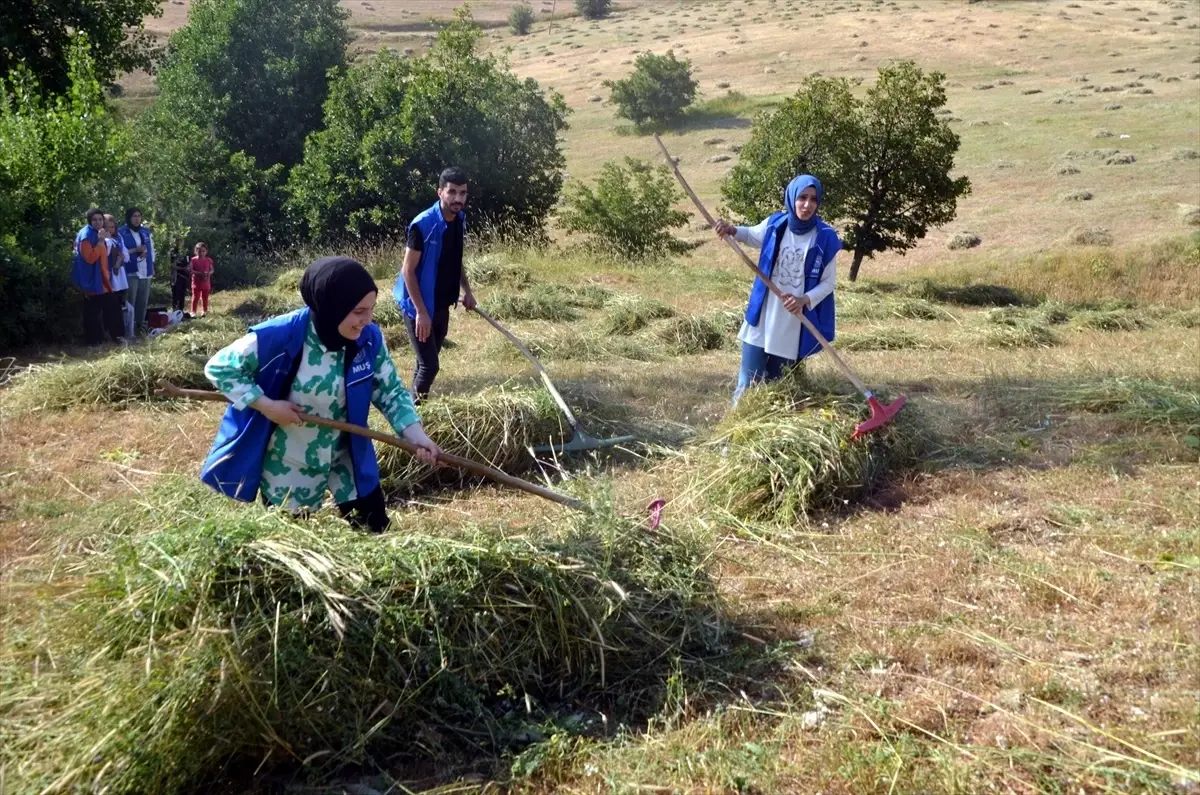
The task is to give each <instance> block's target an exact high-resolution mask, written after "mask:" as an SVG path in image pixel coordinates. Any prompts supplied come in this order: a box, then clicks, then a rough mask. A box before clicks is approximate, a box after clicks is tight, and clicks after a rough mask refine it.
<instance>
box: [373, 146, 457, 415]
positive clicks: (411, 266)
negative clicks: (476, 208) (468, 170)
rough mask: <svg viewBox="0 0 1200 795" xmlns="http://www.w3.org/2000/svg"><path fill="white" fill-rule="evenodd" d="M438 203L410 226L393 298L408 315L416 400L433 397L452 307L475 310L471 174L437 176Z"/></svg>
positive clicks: (453, 171) (406, 323)
mask: <svg viewBox="0 0 1200 795" xmlns="http://www.w3.org/2000/svg"><path fill="white" fill-rule="evenodd" d="M437 195H438V200H437V202H435V203H434V205H433V206H432V207H430V208H429V209H428V210H426V211H425V212H423V213H421V214H420V215H418V216H417V217H416V218H414V219H413V220H412V223H410V224H409V225H408V240H407V247H406V248H405V251H404V265H403V266H401V269H400V278H399V279H397V280H396V286H395V288H394V290H393V295H394V297H395V299H396V303H397V304H399V306H400V311H402V312H403V313H404V328H405V330H406V331H407V332H408V338H409V340H410V341H411V342H412V347H413V351H414V352H415V353H416V355H417V368H416V372H415V373H414V374H413V382H412V385H413V392H414V393H415V397H414V400H415V402H416V403H417V404H418V405H419V404H420V403H421V401H422V400H424V399H425V398H426V396H428V395H429V389H430V387H432V386H433V379H434V378H436V377H437V374H438V369H439V363H438V357H439V354H440V353H441V350H442V344H443V343H445V341H446V333H447V330H448V328H449V324H450V307H452V306H453V305H454V304H456V303H458V294H459V289H460V288H461V289H462V303H463V306H464V307H466V308H467V309H474V308H475V296H474V295H472V294H471V285H470V284H469V283H468V282H467V272H466V270H465V269H464V268H463V242H464V239H465V236H466V228H467V220H466V215H465V214H464V213H463V207H464V206H466V203H467V175H466V174H465V173H463V171H462V170H461V169H458V168H447V169H446V170H445V171H443V172H442V174H441V176H440V177H439V178H438V190H437Z"/></svg>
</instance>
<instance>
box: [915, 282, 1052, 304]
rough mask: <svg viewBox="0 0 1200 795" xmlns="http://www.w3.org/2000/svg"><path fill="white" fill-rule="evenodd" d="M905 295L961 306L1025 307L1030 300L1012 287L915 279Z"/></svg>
mask: <svg viewBox="0 0 1200 795" xmlns="http://www.w3.org/2000/svg"><path fill="white" fill-rule="evenodd" d="M903 289H904V293H905V295H910V296H913V297H915V298H924V299H926V300H929V301H940V302H942V303H947V304H958V305H959V306H1023V305H1025V304H1027V303H1029V300H1028V299H1027V298H1026V297H1025V296H1023V295H1022V294H1021V293H1019V292H1017V291H1016V290H1014V289H1012V288H1011V287H1004V286H1003V285H999V284H966V285H949V284H943V283H941V282H937V281H934V280H933V279H928V278H920V279H914V280H913V281H911V282H908V283H907V284H905V285H904V288H903Z"/></svg>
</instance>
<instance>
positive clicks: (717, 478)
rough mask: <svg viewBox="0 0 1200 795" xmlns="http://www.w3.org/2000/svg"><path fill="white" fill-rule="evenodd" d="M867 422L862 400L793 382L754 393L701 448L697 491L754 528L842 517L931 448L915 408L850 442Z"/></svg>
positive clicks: (763, 387) (800, 380)
mask: <svg viewBox="0 0 1200 795" xmlns="http://www.w3.org/2000/svg"><path fill="white" fill-rule="evenodd" d="M881 397H882V396H881ZM867 415H868V409H867V407H866V405H865V403H864V402H863V400H862V399H861V398H860V397H859V396H857V395H854V396H845V395H838V394H833V393H832V392H828V391H825V390H823V389H820V388H817V387H814V386H813V385H811V384H810V383H808V382H806V381H805V380H804V379H803V377H798V376H795V375H793V376H790V377H785V378H784V379H781V380H780V381H777V382H775V383H773V384H768V385H760V386H757V387H754V388H752V389H750V390H748V391H747V392H746V393H745V394H744V395H743V396H742V398H741V400H740V401H739V402H738V405H737V407H736V408H735V409H733V410H732V411H731V412H730V413H729V414H728V415H727V416H726V417H725V419H724V421H723V422H722V423H721V424H720V425H719V426H718V427H717V429H716V432H715V434H714V436H713V438H712V440H711V441H710V442H709V443H708V444H707V445H705V446H704V447H703V448H701V451H700V454H701V455H703V456H704V459H705V460H704V465H703V466H699V467H697V468H696V471H697V475H696V476H695V477H696V480H697V484H696V488H697V490H699V491H702V492H704V493H705V494H706V495H707V497H708V499H709V500H710V501H711V502H712V503H715V504H717V505H720V506H722V507H724V508H725V509H727V510H729V511H730V512H731V513H733V514H734V515H736V516H739V517H741V518H744V519H748V520H751V521H767V522H774V523H778V524H781V525H789V526H794V525H795V524H797V523H799V522H803V521H805V519H806V518H807V517H808V516H809V515H811V514H812V513H814V512H817V511H824V510H837V509H841V508H843V507H844V506H845V505H846V504H847V503H849V502H853V501H855V500H858V499H860V498H861V497H863V496H864V495H865V494H867V493H869V492H870V491H871V490H872V489H873V488H875V487H876V486H877V485H878V484H879V483H880V482H881V481H883V480H884V479H885V478H886V477H887V476H889V475H892V474H894V473H895V472H897V471H901V470H904V469H906V468H910V467H914V466H916V465H918V464H919V463H920V461H921V459H922V457H923V456H924V455H925V453H926V451H927V450H928V448H929V444H930V435H929V432H928V430H927V429H926V428H925V426H924V422H923V420H922V416H921V414H920V410H919V409H918V408H917V407H916V406H913V405H912V404H909V405H908V406H907V407H905V408H904V410H903V411H901V412H900V413H899V414H898V415H896V417H895V419H893V420H892V422H890V423H888V424H887V425H886V426H884V427H883V429H881V430H880V431H877V432H875V433H872V434H870V435H868V436H867V437H865V438H863V439H858V440H855V441H849V439H850V435H851V434H852V433H853V431H854V428H855V426H856V425H857V424H858V423H860V422H862V421H863V420H864V419H866V417H867ZM719 451H724V452H723V453H721V452H719Z"/></svg>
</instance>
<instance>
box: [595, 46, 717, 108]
mask: <svg viewBox="0 0 1200 795" xmlns="http://www.w3.org/2000/svg"><path fill="white" fill-rule="evenodd" d="M604 86H605V87H606V88H608V89H611V91H612V96H611V102H612V103H613V104H614V105H616V106H617V115H618V116H620V117H621V118H624V119H629V120H630V121H632V122H633V123H634V124H636V125H638V126H641V125H642V124H644V123H645V122H648V121H649V122H654V123H656V124H668V123H670V122H673V121H675V120H676V119H678V118H679V117H680V116H681V115H683V111H684V109H685V108H686V107H687V106H688V105H691V104H692V100H694V99H695V98H696V86H697V83H696V81H695V80H693V79H692V64H691V61H686V60H685V61H679V60H676V58H675V53H674V52H673V51H672V52H668V53H667V54H666V55H654V54H653V53H642V54H641V55H639V56H638V57H637V60H636V61H634V64H633V72H632V73H631V74H630V75H629V77H627V78H625V79H624V80H615V81H614V80H605V81H604Z"/></svg>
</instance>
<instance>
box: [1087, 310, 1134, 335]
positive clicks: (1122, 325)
mask: <svg viewBox="0 0 1200 795" xmlns="http://www.w3.org/2000/svg"><path fill="white" fill-rule="evenodd" d="M1071 325H1072V326H1074V327H1075V328H1080V329H1089V330H1092V331H1142V330H1144V329H1147V328H1150V321H1148V320H1146V318H1145V317H1144V316H1143V314H1142V313H1141V312H1139V311H1138V310H1135V309H1085V310H1083V311H1080V312H1076V313H1075V314H1074V315H1073V316H1072V317H1071Z"/></svg>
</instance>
